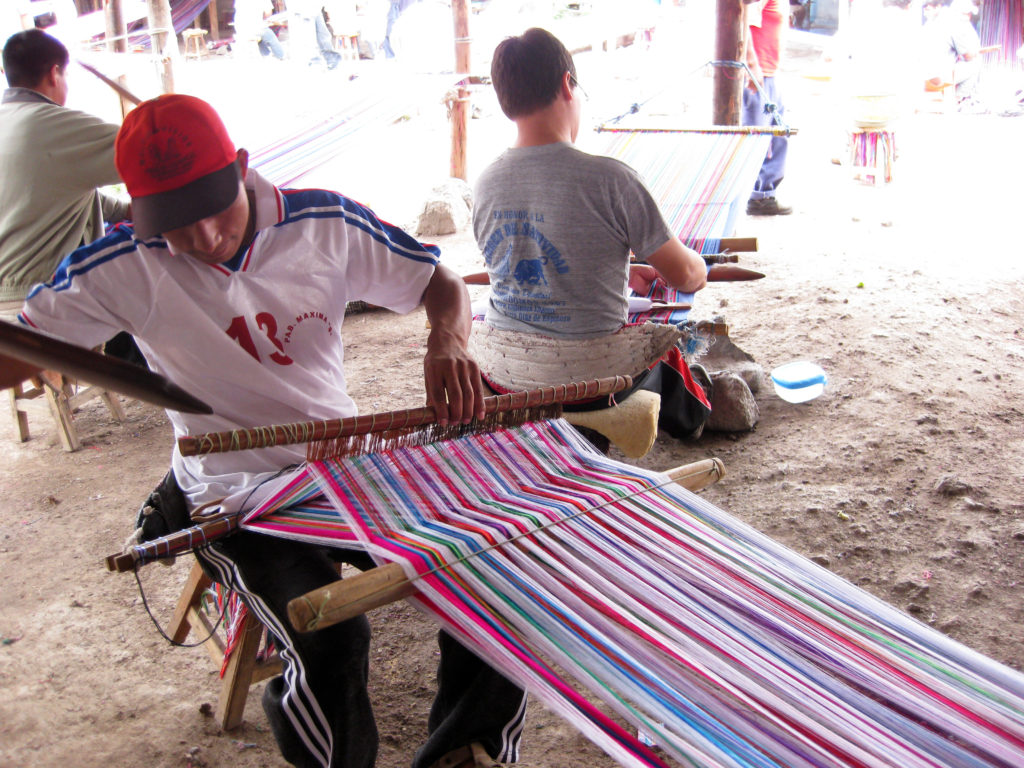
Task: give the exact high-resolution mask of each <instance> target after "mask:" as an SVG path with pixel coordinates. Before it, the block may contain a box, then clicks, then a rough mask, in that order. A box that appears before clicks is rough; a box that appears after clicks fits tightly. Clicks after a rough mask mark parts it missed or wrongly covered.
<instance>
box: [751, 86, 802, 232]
mask: <svg viewBox="0 0 1024 768" xmlns="http://www.w3.org/2000/svg"><path fill="white" fill-rule="evenodd" d="M762 88H763V90H764V94H765V95H764V98H762V96H761V94H760V92H758V91H752V90H750V89H749V88H747V89H745V90H744V91H743V124H744V125H753V126H760V127H771V126H774V125H775V119H774V117H772V115H771V114H769V113H768V112H766V111H765V104H766V100H767V102H770V103H772V104H774V105H775V108H776V113H777V114H778V116H779V118H780V119H781V118H782V117H783V115H784V114H785V108H784V106H783V104H782V96H781V94H780V93H779V88H778V84H777V83H776V80H775V78H774V77H766V78H765V79H764V84H763V86H762ZM788 147H789V140H788V139H787V138H786V137H785V136H773V137H772V140H771V144H770V145H769V148H768V153H767V154H766V155H765V159H764V162H763V163H762V164H761V170H760V171H758V174H757V180H756V181H755V182H754V189H753V191H752V192H751V193H750V198H749V200H748V201H747V213H748V214H751V215H754V216H778V215H785V214H788V213H792V212H793V209H792V208H791V207H789V206H782V205H779V202H778V201H777V200H776V199H775V191H776V189H778V186H779V184H781V183H782V179H783V176H784V175H785V172H786V153H787V150H788Z"/></svg>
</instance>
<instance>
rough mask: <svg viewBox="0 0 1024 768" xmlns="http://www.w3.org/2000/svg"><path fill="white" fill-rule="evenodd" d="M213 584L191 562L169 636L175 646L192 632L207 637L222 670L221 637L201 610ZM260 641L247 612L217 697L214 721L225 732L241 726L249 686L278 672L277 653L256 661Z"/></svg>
mask: <svg viewBox="0 0 1024 768" xmlns="http://www.w3.org/2000/svg"><path fill="white" fill-rule="evenodd" d="M212 583H213V582H211V581H210V579H209V577H208V576H207V575H206V574H205V573H203V569H202V567H201V566H200V565H199V563H198V562H196V563H194V564H193V565H192V570H191V571H190V572H189V574H188V579H187V580H186V582H185V588H184V589H183V590H182V591H181V596H180V597H179V598H178V605H177V607H176V608H175V609H174V617H173V618H172V620H171V626H170V636H171V639H172V640H174V641H175V642H176V643H182V642H184V641H185V639H186V638H187V637H188V634H189V632H190V631H192V630H195V632H196V634H197V635H199V636H201V637H207V638H208V639H207V640H206V642H204V643H203V645H205V646H206V650H207V652H208V653H209V654H210V658H211V659H213V661H214V663H215V664H216V665H217V668H218V669H221V668H224V648H225V643H224V638H223V637H222V636H221V635H220V634H218V633H217V632H215V631H214V627H215V626H216V619H213V618H211V617H210V616H208V615H207V614H206V613H205V612H204V611H203V609H202V599H203V594H204V593H205V592H206V590H207V589H208V588H209V587H210V585H211V584H212ZM262 639H263V624H262V623H261V622H260V620H259V619H258V618H256V616H255V615H254V614H253V613H252V612H251V611H250V612H247V613H246V615H245V618H244V619H243V620H242V625H241V627H239V629H238V640H237V642H236V643H235V647H234V648H233V649H232V650H231V654H230V655H229V656H228V663H227V667H226V668H224V673H223V676H222V680H221V686H220V694H219V695H218V697H217V719H218V720H220V726H221V728H223V729H224V730H225V731H230V730H231V729H232V728H237V727H238V726H239V725H241V723H242V714H243V713H244V712H245V700H246V698H247V697H248V695H249V687H250V686H252V685H255V684H256V683H258V682H260V681H262V680H266V679H267V678H268V677H274V676H275V675H279V674H280V673H281V660H280V659H278V657H277V655H276V654H274V655H273V656H271V657H270V658H267V659H260V658H258V654H259V650H260V645H261V641H262Z"/></svg>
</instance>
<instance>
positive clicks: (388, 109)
mask: <svg viewBox="0 0 1024 768" xmlns="http://www.w3.org/2000/svg"><path fill="white" fill-rule="evenodd" d="M345 85H346V87H345V94H346V97H345V103H344V109H343V110H340V111H338V112H335V113H333V114H330V115H326V116H319V117H316V118H313V119H314V120H315V122H313V124H312V125H309V126H307V127H303V128H302V129H301V130H299V131H298V132H295V133H289V134H287V135H285V136H281V137H280V138H278V139H276V140H274V141H272V142H270V143H269V144H266V145H264V146H262V147H261V148H260V149H258V150H256V151H254V152H253V153H252V155H251V158H250V163H251V164H252V166H253V167H254V168H256V169H257V170H259V172H260V173H261V174H262V175H263V176H265V177H266V178H268V179H270V181H272V182H273V183H274V184H276V185H277V186H279V187H289V186H292V185H294V184H295V183H296V182H297V181H299V180H300V179H301V178H302V177H304V176H306V175H307V174H309V173H310V172H312V171H315V170H317V169H318V168H319V167H320V166H321V165H323V164H324V163H326V162H328V161H329V160H331V159H333V158H335V157H337V156H339V155H341V154H342V153H345V152H358V151H361V150H362V149H365V147H361V146H360V143H361V142H367V141H370V140H375V139H376V138H377V137H378V136H379V133H376V131H379V130H381V129H383V128H386V127H387V126H389V125H392V124H394V123H396V122H398V121H399V120H401V119H402V118H403V117H405V116H407V115H409V114H411V113H414V112H415V111H416V110H417V109H419V108H420V107H422V106H426V105H427V104H433V103H434V102H436V97H437V95H438V94H439V93H444V90H445V89H446V88H447V87H449V86H450V85H451V75H444V76H438V75H413V74H411V73H405V72H403V73H401V77H399V76H398V74H396V73H384V72H378V73H376V74H373V75H364V76H362V77H360V78H359V79H358V80H354V81H350V82H347V83H346V84H345ZM299 122H300V124H301V121H299Z"/></svg>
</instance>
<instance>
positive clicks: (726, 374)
mask: <svg viewBox="0 0 1024 768" xmlns="http://www.w3.org/2000/svg"><path fill="white" fill-rule="evenodd" d="M711 382H712V395H711V415H710V416H709V417H708V421H707V424H706V425H705V428H706V429H710V430H711V431H713V432H748V431H750V430H751V429H753V428H754V425H755V424H757V422H758V420H759V419H760V418H761V410H760V408H758V406H757V401H756V400H755V399H754V395H753V393H752V392H751V391H750V387H749V386H747V382H746V381H745V380H744V379H743V377H742V376H740V375H739V374H736V373H733V372H732V371H717V372H715V373H712V374H711Z"/></svg>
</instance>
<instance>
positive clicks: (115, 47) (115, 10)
mask: <svg viewBox="0 0 1024 768" xmlns="http://www.w3.org/2000/svg"><path fill="white" fill-rule="evenodd" d="M103 18H104V20H105V21H106V27H107V50H108V51H110V52H112V53H125V52H127V51H128V40H127V38H126V35H127V32H128V27H127V25H126V23H125V20H124V8H123V7H122V5H121V0H103Z"/></svg>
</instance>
